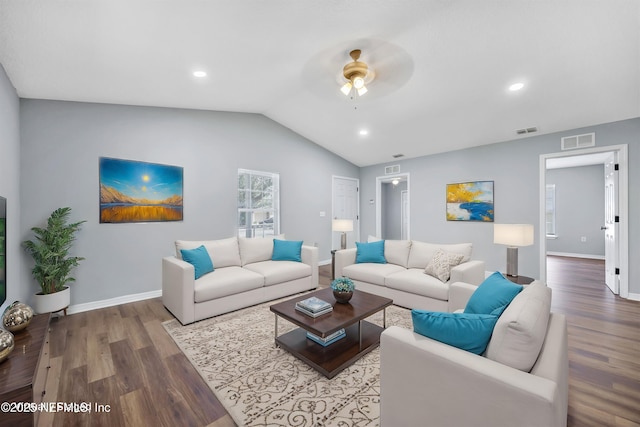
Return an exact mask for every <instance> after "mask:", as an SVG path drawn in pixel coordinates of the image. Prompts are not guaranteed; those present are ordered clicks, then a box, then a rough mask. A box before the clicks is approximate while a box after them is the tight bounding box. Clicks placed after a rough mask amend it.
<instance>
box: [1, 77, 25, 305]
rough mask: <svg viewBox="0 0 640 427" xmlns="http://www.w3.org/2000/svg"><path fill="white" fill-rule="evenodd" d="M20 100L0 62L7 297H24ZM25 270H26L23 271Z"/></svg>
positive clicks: (5, 303) (21, 299) (11, 300)
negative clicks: (21, 242) (5, 204)
mask: <svg viewBox="0 0 640 427" xmlns="http://www.w3.org/2000/svg"><path fill="white" fill-rule="evenodd" d="M19 106H20V101H19V98H18V95H17V93H16V90H15V89H14V87H13V85H12V84H11V81H9V78H8V77H7V74H6V73H5V71H4V68H3V67H2V65H0V196H2V197H5V198H6V199H7V299H6V301H5V302H4V304H2V306H1V307H0V313H2V312H3V311H4V307H5V306H7V305H8V304H11V303H12V302H13V301H16V300H20V301H27V300H28V296H29V295H30V293H29V292H28V291H27V290H25V289H24V287H23V286H21V285H22V283H24V281H25V278H24V277H23V271H22V270H23V268H22V266H23V263H22V257H23V253H22V249H21V248H20V237H21V236H20V231H19V230H20V120H19V113H20V107H19ZM27 274H29V273H27Z"/></svg>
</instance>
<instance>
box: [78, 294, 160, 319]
mask: <svg viewBox="0 0 640 427" xmlns="http://www.w3.org/2000/svg"><path fill="white" fill-rule="evenodd" d="M161 296H162V289H158V290H156V291H150V292H143V293H140V294H131V295H123V296H121V297H116V298H110V299H104V300H101V301H93V302H87V303H84V304H75V305H72V306H69V308H68V309H67V314H73V313H82V312H83V311H90V310H97V309H99V308H106V307H113V306H114V305H120V304H127V303H130V302H136V301H142V300H145V299H151V298H157V297H161Z"/></svg>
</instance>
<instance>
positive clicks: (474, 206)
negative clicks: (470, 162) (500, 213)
mask: <svg viewBox="0 0 640 427" xmlns="http://www.w3.org/2000/svg"><path fill="white" fill-rule="evenodd" d="M447 221H482V222H493V181H473V182H461V183H457V184H447Z"/></svg>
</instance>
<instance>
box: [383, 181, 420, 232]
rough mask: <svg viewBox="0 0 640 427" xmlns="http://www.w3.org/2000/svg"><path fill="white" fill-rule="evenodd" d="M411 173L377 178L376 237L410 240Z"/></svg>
mask: <svg viewBox="0 0 640 427" xmlns="http://www.w3.org/2000/svg"><path fill="white" fill-rule="evenodd" d="M410 200H411V190H410V180H409V173H400V174H396V175H389V176H379V177H377V178H376V201H377V203H376V237H378V238H381V239H389V240H409V239H410V238H411V237H410V235H411V232H410V230H411V218H410V211H411V209H410V205H411V202H410Z"/></svg>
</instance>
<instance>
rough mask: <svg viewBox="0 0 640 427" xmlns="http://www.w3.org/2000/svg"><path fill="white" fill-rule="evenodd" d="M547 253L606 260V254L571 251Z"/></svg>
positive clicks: (548, 253)
mask: <svg viewBox="0 0 640 427" xmlns="http://www.w3.org/2000/svg"><path fill="white" fill-rule="evenodd" d="M547 255H551V256H566V257H570V258H584V259H598V260H602V261H604V255H591V254H574V253H570V252H547Z"/></svg>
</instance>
